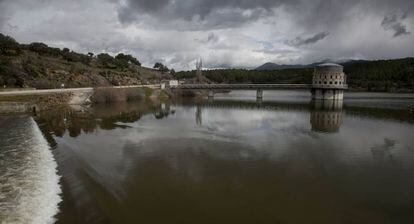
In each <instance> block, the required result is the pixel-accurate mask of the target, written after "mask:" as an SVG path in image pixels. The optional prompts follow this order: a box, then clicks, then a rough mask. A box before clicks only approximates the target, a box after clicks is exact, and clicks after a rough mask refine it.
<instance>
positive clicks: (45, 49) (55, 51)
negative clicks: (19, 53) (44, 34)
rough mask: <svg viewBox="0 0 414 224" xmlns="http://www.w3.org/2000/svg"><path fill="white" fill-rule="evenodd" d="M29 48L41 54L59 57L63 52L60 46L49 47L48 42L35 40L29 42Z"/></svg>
mask: <svg viewBox="0 0 414 224" xmlns="http://www.w3.org/2000/svg"><path fill="white" fill-rule="evenodd" d="M28 49H29V50H30V51H33V52H36V53H38V54H40V55H49V56H54V57H57V56H60V55H61V54H62V51H61V50H60V49H59V48H53V47H49V46H47V45H46V44H44V43H40V42H34V43H31V44H29V46H28Z"/></svg>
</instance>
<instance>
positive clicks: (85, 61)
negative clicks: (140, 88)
mask: <svg viewBox="0 0 414 224" xmlns="http://www.w3.org/2000/svg"><path fill="white" fill-rule="evenodd" d="M154 67H155V69H152V68H145V67H141V63H140V62H139V61H138V59H136V58H135V57H133V56H132V55H128V54H123V53H119V54H118V55H116V56H115V57H113V56H111V55H109V54H106V53H101V54H98V55H94V54H93V53H88V54H80V53H77V52H74V51H71V50H69V49H68V48H64V49H59V48H53V47H49V46H47V45H46V44H44V43H31V44H19V43H17V42H16V41H15V40H14V39H13V38H11V37H8V36H5V35H3V34H1V33H0V86H6V87H34V88H39V89H47V88H58V87H60V86H61V85H62V84H64V85H65V87H90V86H111V85H135V84H140V83H151V82H158V81H159V80H161V79H165V78H167V79H168V78H171V75H170V71H169V69H168V68H167V67H166V66H164V65H162V64H161V63H156V64H155V66H154Z"/></svg>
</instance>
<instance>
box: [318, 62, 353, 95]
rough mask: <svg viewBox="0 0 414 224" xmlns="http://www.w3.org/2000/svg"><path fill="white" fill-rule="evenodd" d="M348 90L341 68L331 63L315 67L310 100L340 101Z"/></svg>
mask: <svg viewBox="0 0 414 224" xmlns="http://www.w3.org/2000/svg"><path fill="white" fill-rule="evenodd" d="M347 88H348V85H347V84H346V75H345V73H344V71H343V66H342V65H338V64H333V63H325V64H320V65H318V66H316V67H315V69H314V73H313V79H312V99H315V100H342V99H343V97H344V90H345V89H347Z"/></svg>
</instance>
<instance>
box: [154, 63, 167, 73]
mask: <svg viewBox="0 0 414 224" xmlns="http://www.w3.org/2000/svg"><path fill="white" fill-rule="evenodd" d="M154 68H155V69H158V70H160V71H161V72H168V71H169V69H168V67H167V66H165V65H163V64H162V63H160V62H156V63H155V64H154Z"/></svg>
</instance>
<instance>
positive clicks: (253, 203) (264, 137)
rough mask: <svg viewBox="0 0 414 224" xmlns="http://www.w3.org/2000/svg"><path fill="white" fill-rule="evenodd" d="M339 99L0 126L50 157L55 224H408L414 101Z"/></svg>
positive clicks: (126, 111) (279, 96)
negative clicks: (40, 141) (38, 142)
mask: <svg viewBox="0 0 414 224" xmlns="http://www.w3.org/2000/svg"><path fill="white" fill-rule="evenodd" d="M346 97H347V98H346V99H345V101H344V104H342V103H338V102H325V103H320V102H309V99H310V97H309V94H308V93H307V92H297V91H296V92H295V91H268V92H265V94H264V100H263V101H262V102H257V101H256V99H255V92H249V91H234V92H231V93H229V94H217V95H216V96H215V99H214V100H205V101H197V102H196V101H179V102H165V103H156V104H148V103H144V102H135V103H128V104H112V105H97V106H93V107H91V108H71V109H66V110H60V111H56V112H53V113H52V112H51V113H47V114H41V115H40V116H38V117H36V118H35V120H36V123H34V122H33V123H31V122H32V120H31V118H24V117H23V118H22V117H19V118H15V117H14V118H7V119H9V120H10V119H14V120H19V121H20V122H23V123H27V125H29V129H28V130H32V129H33V128H35V129H34V130H37V129H40V130H41V131H42V133H43V136H44V138H45V139H47V142H48V143H49V144H48V145H49V146H46V147H51V149H50V150H46V151H49V152H52V154H53V157H54V160H55V161H50V162H54V163H55V164H56V165H57V171H58V175H60V176H61V177H60V180H59V184H60V188H61V190H62V193H61V194H60V197H61V199H60V200H62V201H61V202H60V203H59V212H58V213H57V215H56V216H55V218H56V219H57V223H180V224H182V223H364V224H365V223H414V213H413V211H414V138H413V137H414V134H413V133H414V111H413V108H414V95H412V94H411V95H410V94H372V93H347V95H346ZM7 119H5V118H3V120H7ZM0 122H1V120H0ZM3 123H4V121H3ZM9 123H10V122H9ZM10 125H11V124H9V128H10V127H11V126H10ZM30 125H34V126H30ZM18 127H21V125H18ZM36 128H37V129H36ZM2 129H3V132H1V130H2ZM32 132H33V131H32ZM9 135H10V133H9V132H8V131H5V128H4V126H1V127H0V137H1V139H2V143H4V142H6V141H5V139H6V137H7V138H8V139H10V136H9ZM18 135H28V134H25V133H21V134H18ZM29 135H31V133H29ZM35 136H38V135H35ZM4 144H9V145H13V143H12V142H10V141H9V142H6V143H4ZM4 151H5V150H4V149H3V148H2V149H1V151H0V160H1V161H3V160H5V161H7V163H16V164H17V163H18V162H19V161H22V160H23V161H24V159H22V158H18V157H16V156H14V157H12V156H11V155H8V154H6V153H4ZM26 157H27V156H26ZM29 157H30V156H29ZM8 158H12V160H6V159H8ZM10 161H11V162H10ZM48 161H49V160H48ZM3 164H4V162H2V163H1V164H0V167H2V168H1V169H0V171H1V172H2V173H1V174H2V176H0V181H1V182H0V183H2V182H4V181H5V180H9V179H6V178H7V177H5V175H4V172H3V170H4V169H5V168H4V165H3ZM51 166H52V167H53V164H52V165H51ZM16 172H17V173H18V172H19V171H16ZM39 172H42V171H41V170H40V171H39ZM52 174H53V172H51V174H50V175H52ZM16 175H17V174H16ZM50 175H49V176H50ZM16 178H23V179H24V178H27V177H24V176H22V177H20V176H18V177H16ZM52 182H53V181H50V180H48V183H49V184H50V183H52ZM53 183H54V182H53ZM53 183H52V185H51V186H49V188H50V189H55V188H56V187H55V186H54V185H53ZM45 186H46V185H45ZM0 190H1V192H3V191H4V192H5V191H6V190H5V188H0ZM54 192H56V194H55V195H57V194H58V193H59V190H56V189H55V190H54ZM39 195H41V194H39ZM40 197H43V196H40ZM50 197H51V196H50ZM4 198H5V197H2V198H0V202H3V201H4V203H3V204H0V207H1V206H3V207H5V205H7V203H9V204H10V202H8V201H7V197H6V199H4ZM52 198H53V197H52ZM9 201H10V200H9ZM58 202H59V199H54V201H53V203H55V204H57V203H58ZM53 203H52V204H53ZM3 210H4V211H3ZM3 210H0V219H1V218H2V217H6V216H8V217H11V216H13V215H14V216H15V217H16V216H17V217H18V216H19V214H12V215H10V209H9V213H7V209H3ZM2 211H3V213H2ZM2 215H3V216H2ZM46 215H47V214H45V215H43V216H46Z"/></svg>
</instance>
